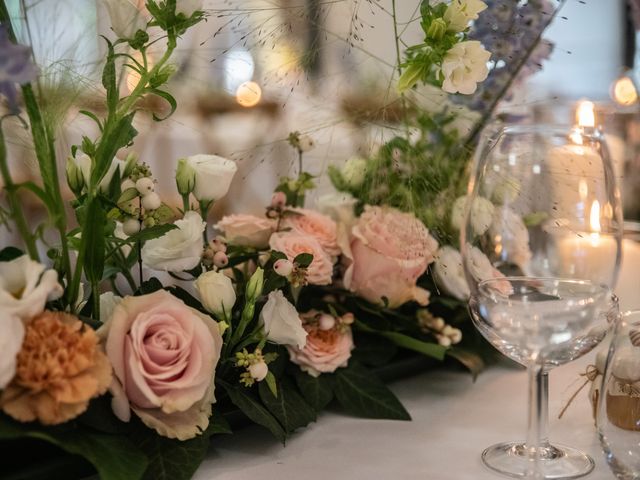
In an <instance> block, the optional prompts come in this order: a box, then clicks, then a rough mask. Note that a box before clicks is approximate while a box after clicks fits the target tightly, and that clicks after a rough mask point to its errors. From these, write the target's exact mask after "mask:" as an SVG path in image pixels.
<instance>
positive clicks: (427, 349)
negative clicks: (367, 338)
mask: <svg viewBox="0 0 640 480" xmlns="http://www.w3.org/2000/svg"><path fill="white" fill-rule="evenodd" d="M356 325H357V327H358V328H359V329H361V330H363V331H365V332H369V333H375V334H376V335H381V336H383V337H385V338H388V339H389V340H391V341H392V342H393V343H395V344H396V345H397V346H399V347H402V348H406V349H408V350H413V351H414V352H418V353H422V354H423V355H426V356H427V357H432V358H435V359H436V360H440V361H442V360H444V357H445V354H446V353H447V347H443V346H442V345H439V344H437V343H431V342H424V341H422V340H418V339H417V338H413V337H410V336H408V335H404V334H403V333H398V332H390V331H378V330H374V329H373V328H370V327H368V326H366V325H365V324H363V323H362V322H360V321H356Z"/></svg>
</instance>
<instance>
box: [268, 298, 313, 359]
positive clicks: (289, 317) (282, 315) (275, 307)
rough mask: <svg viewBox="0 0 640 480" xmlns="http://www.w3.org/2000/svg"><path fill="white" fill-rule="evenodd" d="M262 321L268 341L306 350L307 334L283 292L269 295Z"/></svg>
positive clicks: (294, 308)
mask: <svg viewBox="0 0 640 480" xmlns="http://www.w3.org/2000/svg"><path fill="white" fill-rule="evenodd" d="M260 321H261V322H262V325H264V331H265V332H266V334H267V339H268V340H270V341H272V342H275V343H278V344H280V345H291V346H297V347H298V348H304V346H305V345H306V344H307V332H306V330H305V329H304V328H302V320H301V319H300V315H299V314H298V312H297V310H296V307H294V306H293V305H291V303H289V301H288V300H287V299H286V298H285V297H284V295H283V294H282V291H281V290H275V291H273V292H271V293H270V294H269V299H268V300H267V303H266V304H265V305H264V307H262V311H261V312H260Z"/></svg>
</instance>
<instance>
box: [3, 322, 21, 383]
mask: <svg viewBox="0 0 640 480" xmlns="http://www.w3.org/2000/svg"><path fill="white" fill-rule="evenodd" d="M22 340H24V324H23V323H22V320H21V319H20V317H18V316H16V315H12V314H9V315H8V316H4V315H3V318H0V390H2V389H3V388H4V387H6V386H7V385H8V384H9V382H10V381H11V380H12V379H13V377H14V376H15V374H16V363H17V360H16V355H18V352H19V351H20V348H21V347H22Z"/></svg>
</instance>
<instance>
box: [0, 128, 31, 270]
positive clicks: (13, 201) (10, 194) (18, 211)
mask: <svg viewBox="0 0 640 480" xmlns="http://www.w3.org/2000/svg"><path fill="white" fill-rule="evenodd" d="M0 175H1V176H2V181H3V183H4V189H5V190H6V192H7V198H8V200H9V207H10V208H11V212H10V213H11V218H13V221H14V223H15V224H16V228H17V229H18V232H19V233H20V236H21V237H22V240H23V241H24V244H25V247H26V249H27V253H29V257H31V259H32V260H35V261H39V260H40V258H39V255H38V249H37V247H36V241H35V238H34V236H33V234H32V233H31V230H30V229H29V225H28V224H27V220H26V218H25V216H24V212H23V211H22V205H21V203H20V199H19V198H18V193H17V187H16V185H15V184H14V183H13V179H12V178H11V173H10V172H9V165H8V162H7V149H6V144H5V141H4V133H3V131H2V128H1V127H0Z"/></svg>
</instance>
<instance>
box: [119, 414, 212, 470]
mask: <svg viewBox="0 0 640 480" xmlns="http://www.w3.org/2000/svg"><path fill="white" fill-rule="evenodd" d="M134 439H135V441H136V445H138V446H139V447H140V449H141V450H142V451H143V452H145V454H146V455H147V457H148V458H149V466H148V468H147V470H146V471H145V472H144V477H143V479H144V480H188V479H190V478H191V477H192V476H193V474H194V473H195V472H196V470H197V469H198V467H199V466H200V464H201V463H202V460H204V456H205V455H206V453H207V449H208V448H209V437H207V436H205V435H198V436H197V437H195V438H192V439H190V440H185V441H180V440H173V439H169V438H165V437H161V436H160V435H158V434H157V433H156V432H155V431H153V430H150V429H148V428H146V427H143V426H140V428H139V429H138V431H137V432H136V433H135V434H134ZM114 463H115V462H114Z"/></svg>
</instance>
